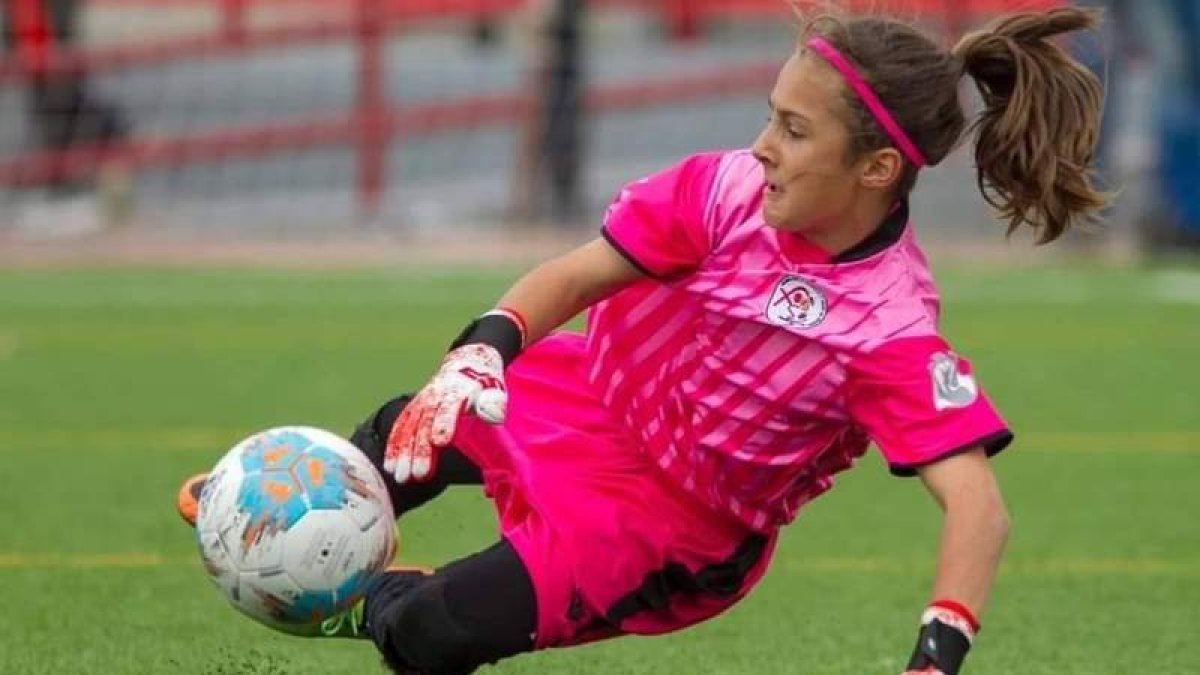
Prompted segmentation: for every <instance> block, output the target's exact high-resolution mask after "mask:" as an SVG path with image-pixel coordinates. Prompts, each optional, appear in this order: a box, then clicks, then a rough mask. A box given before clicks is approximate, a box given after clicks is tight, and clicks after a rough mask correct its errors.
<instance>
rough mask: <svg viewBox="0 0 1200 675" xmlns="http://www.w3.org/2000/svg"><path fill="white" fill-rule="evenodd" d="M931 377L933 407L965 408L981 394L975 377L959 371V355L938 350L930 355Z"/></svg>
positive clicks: (944, 408)
mask: <svg viewBox="0 0 1200 675" xmlns="http://www.w3.org/2000/svg"><path fill="white" fill-rule="evenodd" d="M929 378H930V379H931V380H932V381H933V407H934V409H936V410H939V411H940V410H946V409H948V408H965V407H967V406H969V405H971V404H972V403H974V402H975V399H976V398H977V397H978V396H979V387H978V386H977V385H976V384H975V378H974V377H971V376H970V375H967V374H966V373H960V372H959V371H958V357H957V356H955V355H954V354H951V353H949V352H937V353H936V354H934V355H933V356H931V357H929Z"/></svg>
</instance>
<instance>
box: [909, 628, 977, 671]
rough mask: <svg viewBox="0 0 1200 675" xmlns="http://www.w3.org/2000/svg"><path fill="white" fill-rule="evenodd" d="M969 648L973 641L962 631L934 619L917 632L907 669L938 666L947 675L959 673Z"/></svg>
mask: <svg viewBox="0 0 1200 675" xmlns="http://www.w3.org/2000/svg"><path fill="white" fill-rule="evenodd" d="M969 649H971V641H970V640H969V639H967V636H966V635H963V634H962V631H960V630H958V629H957V628H955V627H953V626H949V625H946V624H944V623H942V622H941V621H938V620H937V619H934V620H932V621H930V622H929V623H927V624H925V625H924V626H921V632H919V633H918V634H917V646H916V647H915V648H913V653H912V657H911V658H909V660H908V667H907V668H906V669H905V670H921V669H922V668H928V667H930V666H936V667H937V669H938V670H940V671H942V672H943V673H945V674H946V675H958V669H959V668H961V667H962V662H963V659H965V658H967V651H968V650H969Z"/></svg>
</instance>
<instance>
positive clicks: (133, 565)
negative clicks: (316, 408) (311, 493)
mask: <svg viewBox="0 0 1200 675" xmlns="http://www.w3.org/2000/svg"><path fill="white" fill-rule="evenodd" d="M409 562H411V561H409ZM199 565H200V562H199V558H198V557H197V556H195V555H174V554H173V555H167V554H163V553H154V552H147V551H141V552H139V551H130V552H124V553H20V552H14V553H0V573H3V572H4V571H6V570H34V571H58V570H63V571H69V570H73V569H93V570H123V569H147V568H161V567H182V566H196V567H199ZM928 566H929V563H928V561H924V560H917V559H897V558H892V557H874V556H823V557H819V558H806V559H798V558H783V559H780V560H777V561H776V563H775V566H774V567H775V568H776V569H782V570H783V572H784V573H785V574H800V575H805V574H832V573H850V574H865V575H891V574H897V575H900V574H903V575H910V574H916V573H920V572H921V571H923V570H926V569H927V568H928ZM1000 574H1001V576H1011V577H1055V576H1075V577H1105V576H1113V577H1186V578H1196V577H1200V561H1195V560H1166V559H1163V558H1070V557H1061V558H1039V559H1016V560H1011V561H1005V562H1004V564H1003V565H1002V566H1001V570H1000Z"/></svg>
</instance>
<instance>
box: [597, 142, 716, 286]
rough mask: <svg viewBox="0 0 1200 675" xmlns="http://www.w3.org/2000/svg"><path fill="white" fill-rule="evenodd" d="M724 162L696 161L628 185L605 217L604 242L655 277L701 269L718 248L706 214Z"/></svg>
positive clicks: (700, 157) (705, 158)
mask: <svg viewBox="0 0 1200 675" xmlns="http://www.w3.org/2000/svg"><path fill="white" fill-rule="evenodd" d="M720 160H721V154H720V153H710V154H700V155H693V156H691V157H689V158H687V159H685V160H684V161H682V162H680V163H679V164H677V165H675V166H673V167H671V168H669V169H667V170H665V171H662V172H659V173H656V174H653V175H651V176H648V177H646V178H642V179H641V180H638V181H635V182H633V183H630V184H629V185H626V186H625V187H624V188H623V189H622V190H621V192H620V194H619V195H618V196H617V198H616V200H614V201H613V203H612V205H611V206H609V208H608V212H607V213H606V214H605V216H604V228H603V234H604V238H605V239H607V240H608V242H609V243H610V244H612V246H613V247H614V248H615V249H617V251H619V252H620V253H621V255H623V256H625V258H627V259H628V260H629V261H630V262H631V263H632V264H633V265H634V266H635V267H637V268H638V269H640V270H641V271H642V272H644V273H645V274H647V275H649V276H652V277H658V278H664V277H670V276H672V275H674V274H676V273H679V272H683V271H686V270H689V269H693V268H695V267H697V266H698V265H699V264H700V261H702V260H703V259H704V257H705V256H706V255H708V253H709V251H710V250H711V246H712V244H711V239H712V237H711V236H710V232H709V227H708V224H707V223H706V222H705V211H706V208H707V204H708V200H709V196H710V193H711V191H712V189H713V183H714V182H715V180H716V174H717V168H718V166H719V164H720Z"/></svg>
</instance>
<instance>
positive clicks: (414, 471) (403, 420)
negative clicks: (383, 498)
mask: <svg viewBox="0 0 1200 675" xmlns="http://www.w3.org/2000/svg"><path fill="white" fill-rule="evenodd" d="M507 405H508V392H507V391H506V390H505V388H504V359H503V358H502V357H501V356H500V352H498V351H496V349H495V348H494V347H491V346H488V345H485V344H469V345H463V346H462V347H459V348H457V349H455V350H454V351H452V352H450V353H449V354H447V355H446V358H445V359H443V360H442V366H441V368H440V369H438V372H437V374H435V375H434V376H433V379H432V380H430V381H429V384H427V385H425V388H424V389H422V390H421V391H420V392H418V393H417V395H416V397H415V398H413V400H412V401H410V402H409V403H408V405H407V406H406V407H405V408H404V412H402V413H401V414H400V416H399V417H398V418H397V419H396V423H395V424H394V425H392V431H391V433H390V434H388V440H387V447H386V450H385V451H384V455H383V469H384V471H388V472H390V473H391V474H392V476H393V477H395V479H396V482H397V483H406V482H408V481H409V480H410V479H411V480H416V481H422V480H428V479H429V478H430V477H432V476H433V473H434V469H435V468H436V464H437V452H438V450H440V449H441V448H443V447H445V446H447V445H449V444H450V441H451V440H452V439H453V438H454V432H455V429H456V428H457V426H458V417H459V415H462V414H463V413H465V412H470V413H472V414H474V415H476V416H477V417H479V418H480V419H482V420H483V421H485V422H489V423H491V424H501V423H503V422H504V413H505V408H506V407H507Z"/></svg>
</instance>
